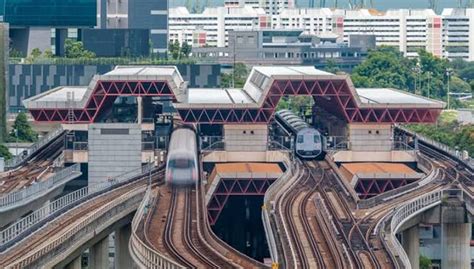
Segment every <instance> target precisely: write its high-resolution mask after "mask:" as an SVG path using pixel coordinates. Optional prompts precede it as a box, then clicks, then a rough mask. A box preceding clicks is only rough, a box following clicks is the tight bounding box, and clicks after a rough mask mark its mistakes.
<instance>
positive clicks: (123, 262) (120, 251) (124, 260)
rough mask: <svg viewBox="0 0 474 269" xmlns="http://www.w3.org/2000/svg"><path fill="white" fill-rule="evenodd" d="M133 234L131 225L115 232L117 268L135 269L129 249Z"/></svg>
mask: <svg viewBox="0 0 474 269" xmlns="http://www.w3.org/2000/svg"><path fill="white" fill-rule="evenodd" d="M131 234H132V226H131V225H130V224H128V225H125V226H123V227H122V228H120V229H117V230H115V242H114V243H115V268H116V269H129V268H132V267H133V262H132V257H131V256H130V251H129V249H128V242H129V241H130V236H131Z"/></svg>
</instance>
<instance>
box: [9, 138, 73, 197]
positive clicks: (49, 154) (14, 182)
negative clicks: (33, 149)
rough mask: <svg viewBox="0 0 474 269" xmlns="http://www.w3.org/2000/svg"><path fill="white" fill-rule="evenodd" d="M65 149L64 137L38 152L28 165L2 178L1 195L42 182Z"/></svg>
mask: <svg viewBox="0 0 474 269" xmlns="http://www.w3.org/2000/svg"><path fill="white" fill-rule="evenodd" d="M63 149H64V135H62V136H59V137H58V138H56V140H54V141H53V142H51V144H50V145H48V146H47V147H45V148H44V149H42V150H41V151H40V152H38V153H37V154H36V155H35V156H34V157H33V158H32V159H31V160H29V161H28V162H27V163H26V165H24V166H22V167H20V168H18V169H15V170H12V171H10V172H7V173H5V176H3V177H2V178H0V195H2V194H6V193H10V192H13V191H16V190H18V189H21V188H23V187H27V186H29V185H31V184H33V182H37V181H41V180H42V179H43V178H46V177H45V176H47V175H48V172H49V171H50V170H51V167H52V164H53V162H54V160H55V159H56V158H57V157H58V156H59V155H60V154H61V152H62V151H63Z"/></svg>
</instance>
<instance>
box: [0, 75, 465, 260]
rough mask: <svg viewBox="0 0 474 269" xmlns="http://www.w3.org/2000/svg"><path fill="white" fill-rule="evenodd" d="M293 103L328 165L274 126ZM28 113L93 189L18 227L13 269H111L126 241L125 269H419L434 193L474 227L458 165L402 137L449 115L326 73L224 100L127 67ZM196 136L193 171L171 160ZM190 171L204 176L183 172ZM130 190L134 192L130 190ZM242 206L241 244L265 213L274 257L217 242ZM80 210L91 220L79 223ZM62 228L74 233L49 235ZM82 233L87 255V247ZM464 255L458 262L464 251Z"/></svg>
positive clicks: (223, 93) (221, 94)
mask: <svg viewBox="0 0 474 269" xmlns="http://www.w3.org/2000/svg"><path fill="white" fill-rule="evenodd" d="M287 96H308V97H311V98H312V99H313V101H314V102H313V103H314V105H313V107H312V108H311V109H310V111H311V112H312V114H311V115H310V116H309V117H308V116H307V117H305V118H303V119H302V120H303V121H306V124H307V126H306V125H305V127H304V128H314V129H315V130H318V131H319V134H320V136H321V139H320V140H318V141H320V143H321V144H322V148H321V149H320V151H321V152H324V154H322V155H321V156H322V159H318V160H314V158H304V155H302V154H297V151H296V146H295V145H299V146H301V145H303V144H304V143H300V141H299V140H300V137H299V133H292V132H286V133H285V132H284V131H281V130H279V128H283V129H284V128H285V127H284V126H281V124H280V125H278V124H276V123H277V121H276V120H275V118H276V116H275V114H276V113H277V111H278V104H279V102H280V101H281V100H282V98H286V97H287ZM24 104H25V107H26V108H27V109H28V110H29V111H30V113H31V115H32V116H33V118H34V119H35V121H38V122H54V123H60V124H61V126H62V129H63V130H65V133H64V134H63V135H64V136H63V138H62V140H63V141H64V148H62V153H61V160H62V163H63V165H64V166H66V167H67V166H70V167H74V169H75V170H74V171H75V172H77V174H78V175H79V174H80V173H81V174H82V176H81V177H83V178H87V186H86V187H84V189H81V190H78V191H76V192H72V193H70V194H68V195H69V196H67V195H66V196H67V198H66V196H63V197H59V198H58V199H63V200H64V202H61V203H59V202H55V200H54V199H55V198H52V197H51V198H48V200H49V201H48V202H47V203H51V205H52V206H49V205H46V206H43V208H41V209H40V210H42V211H41V212H38V213H37V212H36V211H34V212H33V213H31V217H30V215H27V217H25V219H20V220H19V222H18V223H21V225H10V224H11V222H9V223H7V224H5V227H6V229H4V230H3V231H2V232H1V233H0V258H2V257H4V258H5V261H6V262H5V263H4V264H2V263H0V265H2V266H4V265H7V264H9V262H8V261H12V263H11V264H14V265H27V266H32V267H34V266H36V265H38V266H42V265H46V266H49V265H51V266H59V267H63V266H66V267H70V268H78V267H77V265H78V264H79V263H80V258H81V257H83V255H85V254H84V253H85V251H86V249H88V250H89V252H88V253H89V254H88V255H89V261H90V264H91V265H92V266H98V267H101V266H102V267H104V266H108V261H106V260H107V258H105V256H106V255H105V254H106V253H107V254H108V251H107V249H106V248H107V242H108V241H107V240H109V239H108V238H109V235H110V233H112V232H114V231H115V248H116V253H117V257H118V259H120V260H121V261H122V262H121V264H122V265H123V266H125V265H130V264H132V260H133V263H135V264H136V265H138V266H139V267H140V268H183V267H190V266H192V265H193V264H194V265H200V266H206V267H209V268H219V267H228V266H231V267H243V268H249V267H252V268H254V267H255V268H264V267H270V266H273V267H274V268H275V267H276V268H280V266H281V268H294V267H303V268H339V267H340V268H345V267H353V268H397V267H398V268H400V267H406V268H409V267H407V266H406V265H407V264H408V265H410V263H411V264H416V262H417V260H416V258H415V256H416V255H418V254H419V252H420V248H419V247H418V248H417V247H416V246H415V245H416V244H417V243H418V242H417V241H416V239H414V240H407V237H408V236H409V234H410V233H411V234H412V235H414V236H415V237H417V238H421V237H422V236H423V235H422V234H418V233H416V232H415V230H416V229H417V228H418V227H421V225H425V224H426V223H423V218H425V219H426V218H428V217H426V216H430V214H431V212H429V211H426V210H429V209H430V208H429V205H428V204H426V205H427V206H426V207H420V205H421V204H423V203H424V202H423V201H425V200H426V199H427V201H428V200H429V199H428V198H426V199H425V200H423V201H422V202H416V203H415V204H414V205H415V207H419V209H420V210H421V209H423V210H425V209H426V210H425V211H426V212H427V213H425V215H420V214H418V213H419V212H414V211H411V210H412V207H411V206H409V207H406V205H407V204H409V203H412V201H414V200H416V199H421V200H422V199H424V198H423V197H421V195H422V194H426V193H430V194H431V193H436V194H433V196H432V197H435V196H436V197H435V198H436V199H438V200H436V203H438V201H439V200H441V199H442V198H440V197H443V196H446V195H449V192H448V191H446V189H447V187H446V184H447V183H456V182H458V183H459V184H461V185H462V186H461V187H462V188H464V187H466V190H464V192H462V193H463V195H458V196H456V199H458V200H456V201H461V203H465V205H466V206H468V207H469V208H467V210H465V211H463V214H464V216H469V218H470V214H471V212H472V208H471V207H472V190H471V189H469V188H470V187H469V186H471V187H472V184H471V183H469V181H470V180H471V181H472V171H470V170H469V169H467V168H466V169H465V170H459V169H458V168H457V167H456V166H453V165H452V162H453V161H452V159H449V160H444V161H442V162H441V161H440V162H434V161H433V160H432V159H433V158H434V157H433V154H436V153H433V152H432V151H430V149H429V146H426V144H423V143H422V144H419V143H418V139H417V137H416V135H411V134H409V133H408V132H404V131H402V129H400V128H399V126H398V124H406V123H426V124H430V123H434V122H436V120H437V118H438V116H439V114H440V112H441V110H442V109H443V108H444V103H443V102H440V101H436V100H431V99H428V98H424V97H421V96H417V95H414V94H411V93H407V92H404V91H400V90H396V89H357V88H355V87H354V86H353V84H352V81H351V80H350V78H349V77H348V76H347V75H334V74H331V73H328V72H324V71H321V70H317V69H315V68H312V67H298V66H291V67H290V66H288V67H285V66H278V67H274V66H256V67H254V68H253V69H252V70H251V72H250V74H249V77H248V79H247V81H246V83H245V85H244V86H243V87H242V88H241V89H240V88H239V89H234V88H225V89H221V88H220V89H210V88H190V87H188V83H187V82H186V81H184V80H183V78H182V77H181V75H180V74H179V72H178V70H177V69H176V68H175V67H173V66H119V67H117V68H116V69H114V70H112V71H110V72H108V73H106V74H103V75H96V76H95V77H94V78H93V79H92V80H91V82H90V84H89V85H88V86H85V87H58V88H55V89H51V90H49V91H47V92H44V93H42V94H40V95H38V96H34V97H32V98H29V99H27V100H25V101H24ZM295 115H297V116H296V117H299V116H301V115H298V114H297V113H295ZM300 120H301V119H300ZM183 127H185V128H188V129H192V130H193V132H187V133H188V135H189V134H190V136H193V135H195V136H196V142H197V146H198V149H197V150H196V152H192V153H193V154H195V157H194V158H195V160H191V159H189V160H188V159H186V158H188V157H186V158H182V157H180V156H181V155H180V154H181V152H178V151H177V150H175V148H177V147H179V146H180V145H181V144H182V145H185V144H186V145H187V143H184V142H183V143H176V141H175V143H173V145H174V146H170V143H169V141H170V139H171V140H172V137H173V134H176V132H173V130H174V129H176V128H183ZM305 134H306V135H308V134H311V135H313V134H314V132H313V133H310V132H305ZM176 137H177V136H175V138H176ZM303 137H304V136H303ZM308 137H309V136H308ZM183 139H184V138H183ZM185 139H194V137H192V138H189V137H188V136H186V138H185ZM301 139H302V141H303V140H304V139H307V138H306V137H304V138H301ZM311 139H314V142H316V140H317V139H316V138H314V136H311ZM304 145H307V144H304ZM167 151H173V153H175V154H168V152H167ZM193 151H194V150H193ZM178 153H179V154H178ZM318 155H319V154H318ZM170 156H177V157H173V158H170ZM183 156H184V155H183ZM78 164H80V168H81V169H80V170H81V172H80V173H79V172H78V171H76V170H78V168H79V165H78ZM73 165H75V166H73ZM152 166H158V168H151V167H152ZM190 167H193V171H194V169H195V171H198V172H196V173H195V172H193V171H191V170H189V171H185V170H186V169H188V168H190ZM198 168H199V169H198ZM71 169H72V168H71ZM463 169H464V168H463ZM171 170H173V171H171ZM130 171H135V172H130ZM186 177H189V178H190V179H191V181H192V183H196V182H199V184H193V185H192V187H189V186H188V187H183V186H181V187H183V188H184V189H181V188H175V186H174V181H173V179H174V180H176V179H177V178H186ZM470 177H471V178H470ZM67 180H68V181H69V180H74V179H69V178H68V179H67ZM61 182H62V181H61ZM463 184H465V185H463ZM469 184H471V185H469ZM129 185H130V186H134V188H135V189H127V188H124V186H129ZM26 188H28V186H26ZM449 188H452V186H449ZM467 190H471V191H470V192H471V193H469V191H467ZM121 192H127V195H128V196H123V197H122V198H120V199H122V200H119V199H115V198H114V201H115V200H116V202H115V204H112V202H110V201H109V202H110V203H111V204H110V205H109V204H104V205H103V206H101V205H100V201H101V199H105V198H106V197H108V196H110V197H116V196H117V197H118V196H120V195H121V194H120V193H121ZM440 192H441V194H440ZM56 195H57V194H56ZM141 197H143V199H142V200H140V199H141ZM235 197H244V199H243V200H241V201H243V202H241V204H239V205H238V208H237V210H235V208H234V211H233V212H232V214H235V215H237V214H239V213H238V212H243V217H242V220H238V221H234V222H236V223H241V224H242V225H240V226H241V227H240V228H241V229H243V227H244V226H245V225H247V226H248V225H253V222H252V219H260V212H261V219H262V223H263V227H262V232H261V233H262V234H264V235H262V236H263V240H264V241H265V242H263V241H262V237H254V236H253V235H251V233H249V232H248V231H244V230H239V231H238V232H235V233H234V234H235V235H239V237H242V238H241V239H240V241H242V242H239V244H240V243H242V244H240V245H239V244H236V245H233V244H234V243H235V242H232V243H231V242H230V241H229V242H228V241H226V240H225V239H226V238H228V237H232V235H229V234H227V235H225V234H224V235H223V233H222V230H218V228H216V226H218V225H219V222H220V220H219V219H222V218H225V217H226V216H228V215H229V214H230V213H229V210H230V211H232V210H233V209H232V206H235V204H236V203H235V202H229V201H231V200H232V199H234V198H235ZM251 197H254V198H256V200H252V199H253V198H251ZM420 197H421V198H420ZM430 197H431V196H430ZM433 199H434V198H433ZM453 199H454V198H453ZM421 200H420V201H421ZM454 200H455V199H454ZM454 200H453V202H452V203H453V204H455V205H457V204H456V201H454ZM61 201H62V200H61ZM84 201H87V203H90V204H92V205H93V207H91V208H95V209H94V210H95V211H94V214H93V215H91V216H89V217H87V218H82V217H80V216H79V215H80V214H81V212H83V211H84V210H87V209H84V208H82V209H80V207H78V205H81V204H86V202H84ZM97 201H98V202H97ZM251 201H258V202H257V203H258V209H259V210H258V214H257V215H258V216H256V215H255V214H254V213H255V210H251V209H249V208H250V207H252V205H251V203H252V202H251ZM109 202H108V203H109ZM428 202H431V200H430V201H428ZM428 202H427V203H428ZM436 205H439V204H436ZM458 207H459V208H461V207H462V206H458ZM44 208H46V209H44ZM48 208H50V209H51V210H48ZM67 208H79V209H80V210H82V211H81V212H78V213H77V214H76V215H74V214H73V213H74V211H71V212H72V213H70V214H66V213H65V212H68V211H67ZM108 208H110V210H109V209H108ZM122 208H123V209H124V211H123V212H124V213H123V214H122V215H120V216H119V217H116V219H117V220H115V219H112V218H110V216H111V215H110V214H111V213H110V212H120V210H121V209H122ZM440 208H441V209H436V210H443V207H442V206H441V207H440ZM53 209H54V210H53ZM395 209H396V210H395ZM114 210H115V211H114ZM226 210H227V213H226V212H225V211H226ZM459 210H460V211H461V209H459ZM109 211H110V212H109ZM135 212H136V213H135ZM415 213H416V214H415ZM133 214H134V217H133V221H132V222H131V226H130V225H129V224H130V221H131V218H132V215H133ZM405 214H408V215H405ZM417 214H418V215H417ZM415 215H417V216H415ZM233 217H234V216H233ZM404 217H406V219H405V218H404ZM51 219H55V220H56V221H65V222H67V223H68V225H69V226H67V227H62V228H58V227H56V226H55V227H53V226H50V225H49V220H51ZM408 219H411V220H410V221H409V222H408V221H407V220H408ZM465 220H466V219H463V220H462V221H461V217H460V218H459V221H458V222H459V223H458V224H459V226H450V227H454V228H456V229H458V230H460V232H459V233H457V234H454V233H453V234H452V236H460V235H468V236H470V233H468V230H467V226H468V225H469V222H470V219H468V220H467V221H465ZM433 223H434V224H435V225H444V224H443V223H447V222H445V221H444V220H443V219H437V220H435V221H433ZM449 224H450V225H451V224H452V225H454V224H456V223H449ZM461 224H462V225H461ZM258 225H260V222H259V224H258ZM41 227H43V228H41ZM413 227H416V228H413ZM442 227H443V228H442V229H445V228H444V227H448V226H446V225H444V226H442ZM69 228H70V229H69ZM35 229H37V230H35ZM43 229H44V231H47V232H49V231H51V229H53V230H54V229H57V233H58V235H60V236H57V237H54V239H55V241H54V242H52V243H51V244H49V243H45V244H41V243H40V242H41V240H44V238H45V235H44V234H45V233H44V231H43V232H41V231H42V230H43ZM96 230H97V231H98V232H100V236H99V237H100V238H99V237H97V238H95V237H96V234H95V232H96ZM71 231H75V232H80V233H81V234H83V235H85V237H84V238H85V239H84V240H82V241H81V240H78V239H77V238H74V235H73V233H72V232H71ZM28 233H32V234H33V235H37V236H36V237H33V238H32V242H36V243H35V249H34V255H23V254H21V255H20V254H18V253H16V252H15V250H18V249H25V248H26V247H27V246H28V244H27V242H26V241H25V240H23V239H25V238H28V235H27V234H28ZM50 233H51V234H55V233H54V232H50ZM230 233H232V232H230ZM46 236H47V235H46ZM420 236H421V237H420ZM234 237H235V236H234ZM93 238H95V239H94V240H93ZM86 239H87V240H86ZM34 240H37V241H34ZM443 240H444V241H443ZM449 240H450V239H448V238H443V239H441V240H440V242H445V241H446V242H448V241H449ZM231 241H232V240H231ZM415 241H416V242H415ZM449 242H451V241H449ZM466 242H467V241H466ZM466 242H464V241H462V242H461V243H459V244H457V245H456V247H459V248H465V247H466ZM242 245H243V247H242ZM256 246H264V247H268V250H267V249H266V250H265V251H261V250H258V251H257V250H256ZM59 248H61V249H65V250H66V251H65V252H63V253H64V254H61V253H59V252H57V251H56V250H58V249H59ZM127 250H129V251H127ZM423 251H424V250H423ZM244 252H245V253H246V254H247V255H249V256H246V255H244V254H242V253H244ZM255 253H258V254H255ZM414 253H415V254H414ZM2 255H3V256H2ZM443 255H444V254H443ZM456 255H458V254H456V253H451V254H449V253H446V255H445V256H443V257H442V258H441V259H442V260H443V262H444V265H443V266H444V267H446V266H447V265H446V264H457V265H456V266H454V267H453V268H462V267H463V266H465V265H466V264H467V263H466V261H467V260H468V258H467V254H466V253H465V252H463V253H462V255H458V256H459V257H457V256H456ZM418 256H419V255H418ZM461 256H462V257H461ZM210 257H212V259H211V258H210ZM460 259H461V260H462V262H461V263H459V260H460ZM450 260H456V262H458V263H454V262H450ZM20 267H21V266H20ZM118 268H121V267H120V265H119V266H118ZM412 268H416V266H413V267H412Z"/></svg>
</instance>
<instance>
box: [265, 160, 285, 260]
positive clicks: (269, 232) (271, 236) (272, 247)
mask: <svg viewBox="0 0 474 269" xmlns="http://www.w3.org/2000/svg"><path fill="white" fill-rule="evenodd" d="M284 164H285V167H286V171H285V173H284V174H283V175H281V176H280V177H279V178H278V179H277V180H276V181H275V182H274V183H273V184H272V185H270V187H269V188H268V190H267V192H266V193H265V195H264V198H263V204H264V206H263V210H262V221H263V228H264V230H265V234H266V236H267V242H268V248H269V251H270V256H271V258H272V262H273V263H279V261H280V257H279V256H278V248H277V243H276V240H275V233H274V231H273V228H272V225H271V222H270V215H269V211H270V212H272V211H273V209H272V208H271V207H272V202H271V201H270V197H273V195H275V191H276V190H279V189H280V188H281V187H282V184H284V183H285V182H287V179H288V178H289V177H290V176H291V175H292V163H291V160H290V159H289V158H287V159H285V161H284Z"/></svg>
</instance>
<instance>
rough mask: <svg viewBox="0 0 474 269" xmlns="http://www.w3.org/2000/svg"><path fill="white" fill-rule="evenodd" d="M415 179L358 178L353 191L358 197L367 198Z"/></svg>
mask: <svg viewBox="0 0 474 269" xmlns="http://www.w3.org/2000/svg"><path fill="white" fill-rule="evenodd" d="M416 180H417V179H405V178H400V179H393V178H391V179H359V180H358V181H357V184H356V186H355V191H356V193H357V195H358V196H359V198H360V199H368V198H371V197H374V196H377V195H379V194H381V193H384V192H386V191H390V190H394V189H397V188H399V187H402V186H405V185H407V184H410V183H412V182H415V181H416Z"/></svg>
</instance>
